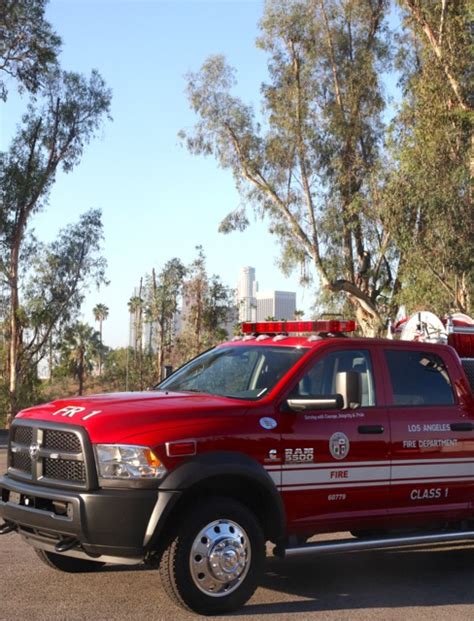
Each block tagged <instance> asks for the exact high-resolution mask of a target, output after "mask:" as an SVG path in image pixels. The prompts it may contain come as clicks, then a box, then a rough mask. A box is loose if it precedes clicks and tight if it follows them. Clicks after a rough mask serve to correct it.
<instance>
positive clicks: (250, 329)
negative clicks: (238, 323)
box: [242, 319, 357, 334]
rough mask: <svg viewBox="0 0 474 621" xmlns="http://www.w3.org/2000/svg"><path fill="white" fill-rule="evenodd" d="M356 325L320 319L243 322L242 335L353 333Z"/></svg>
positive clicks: (354, 323) (348, 322) (349, 322)
mask: <svg viewBox="0 0 474 621" xmlns="http://www.w3.org/2000/svg"><path fill="white" fill-rule="evenodd" d="M356 329H357V324H356V322H355V321H352V320H347V321H346V320H338V319H330V320H325V319H321V320H318V321H257V322H256V323H253V322H250V321H244V322H243V323H242V333H243V334H288V333H289V332H311V333H314V332H316V333H320V332H331V333H340V332H354V330H356Z"/></svg>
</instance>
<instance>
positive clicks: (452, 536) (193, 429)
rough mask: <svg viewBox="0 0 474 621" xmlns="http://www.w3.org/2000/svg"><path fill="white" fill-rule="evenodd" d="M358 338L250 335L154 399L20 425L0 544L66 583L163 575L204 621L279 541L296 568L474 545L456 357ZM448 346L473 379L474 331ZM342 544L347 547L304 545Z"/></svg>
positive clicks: (317, 328)
mask: <svg viewBox="0 0 474 621" xmlns="http://www.w3.org/2000/svg"><path fill="white" fill-rule="evenodd" d="M355 328H356V326H355V323H354V322H352V321H340V320H329V321H328V320H323V321H316V322H305V321H303V322H262V323H258V324H257V323H248V324H243V336H242V337H239V338H237V339H235V340H233V341H230V342H226V343H223V344H221V345H219V346H217V347H215V348H213V349H211V350H210V351H207V352H205V353H203V354H201V355H200V356H198V357H197V358H195V359H194V360H192V361H191V362H189V363H187V364H186V365H184V366H183V367H181V368H180V369H178V370H177V371H176V372H174V373H173V374H172V375H171V376H170V377H169V378H167V379H166V380H164V381H163V382H162V383H161V384H159V385H158V386H157V387H155V388H154V389H152V390H150V391H147V392H142V393H136V392H132V393H118V394H101V395H95V396H89V397H77V398H68V399H64V400H60V401H55V402H52V403H48V404H45V405H39V406H36V407H33V408H29V409H27V410H23V411H22V412H20V413H19V414H18V415H17V416H16V418H15V420H14V422H13V425H12V428H11V431H10V441H9V447H8V470H7V473H6V474H5V475H4V476H3V477H1V478H0V516H1V517H2V518H3V524H0V533H1V534H5V533H9V532H12V531H16V532H17V533H18V534H19V535H21V536H22V538H23V539H24V540H25V541H26V543H28V544H30V545H32V546H33V547H34V548H35V549H36V551H37V554H38V556H39V558H40V559H41V560H42V561H43V562H45V563H46V564H48V565H49V566H50V567H53V568H55V569H58V570H62V571H66V572H80V571H94V570H98V569H100V567H101V566H103V564H105V563H117V564H124V563H125V564H134V563H142V562H150V563H159V571H160V574H161V578H162V583H163V586H164V588H165V591H166V592H167V593H168V595H170V597H171V598H172V599H174V600H175V601H176V602H178V603H179V604H181V605H182V606H184V607H186V608H188V609H192V610H194V611H196V612H198V613H202V614H218V613H222V612H226V611H230V610H234V609H236V608H238V607H240V606H241V605H243V604H244V603H245V602H246V601H247V600H248V599H249V598H250V597H251V595H252V593H253V592H254V590H255V589H256V587H257V586H258V583H259V579H260V577H261V574H262V572H263V569H264V561H265V550H266V547H265V544H266V542H267V541H270V542H273V544H274V553H275V554H277V555H279V556H282V557H285V556H287V557H290V556H298V555H308V554H318V553H323V552H328V551H329V552H335V551H350V550H356V549H368V548H383V547H393V546H403V545H412V544H416V543H436V542H445V541H458V540H459V541H460V540H468V539H473V538H474V528H473V527H472V526H471V525H472V521H473V519H474V506H473V498H474V396H473V392H472V388H471V386H470V383H469V379H468V376H467V375H466V371H465V369H463V366H462V364H461V360H460V357H459V355H458V351H459V347H457V349H458V351H456V349H454V347H452V346H450V345H448V344H439V343H433V342H429V340H430V339H422V338H420V339H418V341H404V340H387V339H367V338H354V337H350V338H348V336H347V335H348V334H349V333H351V332H353V331H354V330H355ZM449 331H450V334H449V335H448V337H447V338H448V340H449V341H450V342H453V343H454V344H455V345H459V343H461V344H462V345H463V346H464V347H465V351H464V353H466V352H467V354H468V355H467V356H466V358H467V360H466V365H467V366H466V368H467V370H468V372H469V373H471V376H472V366H469V365H472V359H473V358H474V327H471V326H467V327H466V328H465V330H464V332H463V336H461V335H460V330H459V329H458V330H456V327H453V325H452V322H451V324H450V325H449ZM460 339H461V340H460ZM462 339H464V340H462ZM466 343H467V349H466ZM339 531H344V532H347V531H349V532H350V533H352V536H350V537H346V538H343V539H340V538H337V539H335V540H331V539H329V540H328V539H325V540H324V541H322V542H321V541H319V542H308V540H309V539H310V538H311V537H312V536H313V535H315V534H319V533H333V532H334V533H335V532H339Z"/></svg>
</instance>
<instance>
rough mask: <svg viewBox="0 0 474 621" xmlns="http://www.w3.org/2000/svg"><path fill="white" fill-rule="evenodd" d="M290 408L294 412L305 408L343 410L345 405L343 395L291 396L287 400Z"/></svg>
mask: <svg viewBox="0 0 474 621" xmlns="http://www.w3.org/2000/svg"><path fill="white" fill-rule="evenodd" d="M286 404H287V406H288V409H289V410H291V411H293V412H303V411H305V410H341V409H342V408H343V406H344V400H343V398H342V395H327V396H320V395H318V396H314V397H311V396H305V397H290V398H289V399H287V400H286Z"/></svg>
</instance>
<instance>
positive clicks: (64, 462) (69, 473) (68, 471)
mask: <svg viewBox="0 0 474 621" xmlns="http://www.w3.org/2000/svg"><path fill="white" fill-rule="evenodd" d="M43 476H44V477H46V478H47V479H58V480H61V481H85V480H86V469H85V466H84V462H83V461H72V460H69V459H48V458H46V459H44V460H43Z"/></svg>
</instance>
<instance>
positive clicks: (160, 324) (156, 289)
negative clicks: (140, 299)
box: [146, 258, 186, 380]
mask: <svg viewBox="0 0 474 621" xmlns="http://www.w3.org/2000/svg"><path fill="white" fill-rule="evenodd" d="M185 274H186V268H185V266H184V265H183V263H182V262H181V260H180V259H178V258H174V259H170V260H169V261H167V263H166V264H165V265H164V267H163V269H162V270H161V271H160V272H159V274H158V277H157V275H156V271H155V269H153V270H152V274H151V278H149V279H148V282H147V287H146V289H147V293H146V315H147V319H148V322H149V324H150V331H152V327H153V326H155V325H156V328H157V334H156V352H157V358H156V372H157V376H158V379H159V380H161V379H162V378H163V369H164V364H165V357H166V352H167V351H168V352H169V351H170V349H171V347H172V344H173V339H174V321H175V317H176V313H177V311H178V302H179V299H180V296H181V294H182V289H183V281H184V277H185ZM151 336H152V335H150V341H152V338H151Z"/></svg>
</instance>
